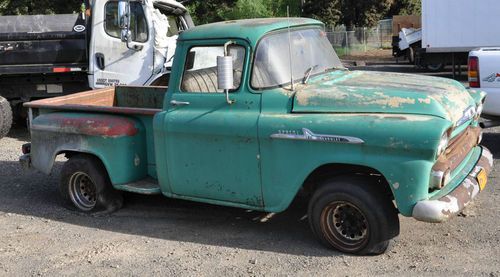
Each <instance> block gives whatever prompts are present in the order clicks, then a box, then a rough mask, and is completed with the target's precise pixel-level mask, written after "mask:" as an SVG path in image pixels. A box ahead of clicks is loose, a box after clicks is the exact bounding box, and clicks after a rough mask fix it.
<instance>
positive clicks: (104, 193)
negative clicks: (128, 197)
mask: <svg viewBox="0 0 500 277" xmlns="http://www.w3.org/2000/svg"><path fill="white" fill-rule="evenodd" d="M59 190H60V193H61V197H62V198H63V200H64V202H65V204H66V205H67V206H68V207H69V208H72V209H76V210H78V211H80V212H84V213H91V214H106V213H112V212H114V211H116V210H118V209H120V208H121V207H122V206H123V196H122V194H121V192H120V191H117V190H115V189H113V187H112V185H111V182H110V181H109V177H108V173H107V171H106V169H105V167H104V165H103V164H102V162H101V161H100V160H99V159H97V158H95V157H94V156H91V155H85V154H79V155H76V156H73V157H71V158H70V159H69V160H68V161H67V162H66V163H65V164H64V166H63V168H62V170H61V182H60V186H59Z"/></svg>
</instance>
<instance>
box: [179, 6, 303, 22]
mask: <svg viewBox="0 0 500 277" xmlns="http://www.w3.org/2000/svg"><path fill="white" fill-rule="evenodd" d="M300 4H301V3H300V0H205V1H191V2H188V3H187V4H186V6H187V8H188V9H189V11H190V13H191V16H192V17H193V20H194V22H195V24H197V25H199V24H205V23H210V22H217V21H224V20H234V19H244V18H257V17H285V16H286V14H287V6H288V7H290V16H300V13H301V7H300Z"/></svg>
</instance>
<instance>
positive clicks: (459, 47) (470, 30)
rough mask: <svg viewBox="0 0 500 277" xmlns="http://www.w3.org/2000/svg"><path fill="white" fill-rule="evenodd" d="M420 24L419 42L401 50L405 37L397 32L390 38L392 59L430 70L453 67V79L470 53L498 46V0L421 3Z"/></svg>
mask: <svg viewBox="0 0 500 277" xmlns="http://www.w3.org/2000/svg"><path fill="white" fill-rule="evenodd" d="M421 21H422V30H421V31H422V39H421V40H417V41H412V44H411V45H410V47H409V48H408V49H401V48H400V43H401V42H402V40H404V39H401V37H403V38H404V36H405V34H404V33H401V32H400V34H399V37H396V38H394V40H395V42H393V46H394V50H393V55H394V56H406V57H408V58H409V60H410V62H412V63H413V62H414V63H415V65H417V66H420V67H427V68H428V69H430V70H440V69H442V68H443V67H444V66H445V65H453V73H454V75H455V73H456V70H457V69H458V71H459V72H460V69H461V65H465V64H467V57H468V53H469V51H471V50H472V49H475V48H479V47H496V46H500V27H499V26H500V1H499V0H475V1H472V0H422V17H421ZM396 41H397V42H398V43H396ZM460 73H461V72H460Z"/></svg>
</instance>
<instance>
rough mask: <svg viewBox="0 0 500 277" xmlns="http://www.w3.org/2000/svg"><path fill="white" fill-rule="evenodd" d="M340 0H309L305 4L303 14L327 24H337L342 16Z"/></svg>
mask: <svg viewBox="0 0 500 277" xmlns="http://www.w3.org/2000/svg"><path fill="white" fill-rule="evenodd" d="M340 4H341V3H340V1H339V0H318V1H315V0H309V1H305V3H304V6H303V15H304V16H307V17H312V18H315V19H318V20H321V21H323V22H324V23H325V24H326V25H327V26H335V25H338V24H339V23H340V20H341V18H342V14H341V5H340Z"/></svg>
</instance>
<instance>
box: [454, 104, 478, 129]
mask: <svg viewBox="0 0 500 277" xmlns="http://www.w3.org/2000/svg"><path fill="white" fill-rule="evenodd" d="M476 114H477V112H476V107H474V106H469V107H468V108H467V109H465V111H464V113H463V115H462V118H460V119H459V120H458V121H457V123H456V124H455V126H456V127H459V126H462V124H464V123H466V122H467V121H469V120H471V119H473V118H474V117H475V116H476Z"/></svg>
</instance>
